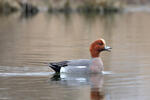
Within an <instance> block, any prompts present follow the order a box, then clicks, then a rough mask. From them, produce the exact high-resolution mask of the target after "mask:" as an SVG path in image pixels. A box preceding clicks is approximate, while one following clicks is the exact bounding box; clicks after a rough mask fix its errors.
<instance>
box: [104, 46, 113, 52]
mask: <svg viewBox="0 0 150 100" xmlns="http://www.w3.org/2000/svg"><path fill="white" fill-rule="evenodd" d="M111 49H112V48H111V47H109V46H105V48H104V51H109V52H110V51H111Z"/></svg>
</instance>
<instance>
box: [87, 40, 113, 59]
mask: <svg viewBox="0 0 150 100" xmlns="http://www.w3.org/2000/svg"><path fill="white" fill-rule="evenodd" d="M111 49H112V48H111V47H109V46H106V42H105V40H104V39H99V40H96V41H94V42H93V43H92V44H91V46H90V53H91V57H92V58H95V57H99V54H100V53H101V52H102V51H109V52H110V50H111Z"/></svg>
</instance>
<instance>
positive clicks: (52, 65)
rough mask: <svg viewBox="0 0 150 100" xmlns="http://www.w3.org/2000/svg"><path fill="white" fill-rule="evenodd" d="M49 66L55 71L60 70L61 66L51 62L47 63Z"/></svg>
mask: <svg viewBox="0 0 150 100" xmlns="http://www.w3.org/2000/svg"><path fill="white" fill-rule="evenodd" d="M49 67H50V68H52V69H53V70H54V71H55V72H56V73H59V72H60V69H61V67H59V66H57V65H55V64H53V63H49Z"/></svg>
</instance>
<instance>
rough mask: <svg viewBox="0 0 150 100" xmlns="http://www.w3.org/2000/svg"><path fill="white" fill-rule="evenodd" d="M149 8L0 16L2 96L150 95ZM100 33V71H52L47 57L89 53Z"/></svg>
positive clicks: (88, 98) (133, 99)
mask: <svg viewBox="0 0 150 100" xmlns="http://www.w3.org/2000/svg"><path fill="white" fill-rule="evenodd" d="M149 18H150V13H149V12H147V11H144V12H143V11H140V12H138V11H136V12H134V11H133V10H131V12H126V13H122V14H115V15H111V16H110V15H106V16H104V15H89V16H88V15H87V16H86V15H82V14H70V15H64V14H46V13H39V14H38V15H36V16H32V17H28V18H24V17H20V15H19V14H12V15H9V16H2V15H1V16H0V99H1V100H149V99H150V87H149V84H150V72H149V67H150V53H149V51H150V39H149V37H150V34H149V32H150V28H149V26H150V19H149ZM100 37H103V38H104V39H105V40H106V43H107V45H109V46H111V47H112V48H113V49H112V52H110V53H109V52H104V53H102V54H101V57H102V59H103V62H104V67H105V74H104V75H100V74H98V75H97V74H94V75H82V76H79V75H67V74H64V75H60V76H59V75H55V76H54V73H53V72H52V70H51V69H50V68H48V66H47V64H46V63H47V62H50V61H61V60H68V59H69V60H70V59H84V58H90V55H89V51H88V50H89V45H90V43H91V42H92V41H94V40H95V39H98V38H100Z"/></svg>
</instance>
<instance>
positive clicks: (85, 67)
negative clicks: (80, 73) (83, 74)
mask: <svg viewBox="0 0 150 100" xmlns="http://www.w3.org/2000/svg"><path fill="white" fill-rule="evenodd" d="M76 68H87V67H86V66H77V67H76Z"/></svg>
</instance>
